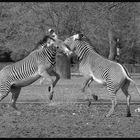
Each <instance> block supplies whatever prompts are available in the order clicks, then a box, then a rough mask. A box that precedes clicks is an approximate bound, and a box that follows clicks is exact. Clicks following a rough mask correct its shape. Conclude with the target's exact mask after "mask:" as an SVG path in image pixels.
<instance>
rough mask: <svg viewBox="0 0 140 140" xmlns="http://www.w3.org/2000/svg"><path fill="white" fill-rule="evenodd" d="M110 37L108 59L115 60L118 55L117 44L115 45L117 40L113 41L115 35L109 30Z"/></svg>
mask: <svg viewBox="0 0 140 140" xmlns="http://www.w3.org/2000/svg"><path fill="white" fill-rule="evenodd" d="M108 37H109V47H110V51H109V56H108V59H110V60H115V57H116V55H117V48H116V43H115V40H114V39H113V33H112V31H111V30H109V32H108Z"/></svg>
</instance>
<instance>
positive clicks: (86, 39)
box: [80, 35, 98, 53]
mask: <svg viewBox="0 0 140 140" xmlns="http://www.w3.org/2000/svg"><path fill="white" fill-rule="evenodd" d="M80 40H81V41H85V42H87V43H88V44H89V45H90V46H92V48H93V50H94V51H95V52H96V53H98V51H97V49H96V47H95V46H94V45H93V43H92V42H91V40H90V39H89V38H88V37H87V36H85V35H84V37H82V38H81V39H80Z"/></svg>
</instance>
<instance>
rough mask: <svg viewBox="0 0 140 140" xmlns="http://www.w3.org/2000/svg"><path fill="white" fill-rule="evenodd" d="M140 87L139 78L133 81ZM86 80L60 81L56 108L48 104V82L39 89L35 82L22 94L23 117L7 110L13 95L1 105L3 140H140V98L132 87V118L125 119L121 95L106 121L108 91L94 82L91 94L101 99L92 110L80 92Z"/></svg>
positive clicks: (124, 108) (108, 105)
mask: <svg viewBox="0 0 140 140" xmlns="http://www.w3.org/2000/svg"><path fill="white" fill-rule="evenodd" d="M133 79H134V81H135V82H136V84H137V85H138V87H139V85H140V79H139V78H138V77H135V78H133ZM84 80H85V78H83V77H77V76H72V78H71V80H67V79H61V80H60V81H59V82H58V84H57V85H56V87H55V94H54V103H55V104H54V105H53V106H50V105H49V104H48V103H49V100H48V95H49V93H48V90H47V89H48V83H47V81H46V82H45V83H44V84H43V85H40V84H39V81H36V82H35V83H33V84H32V85H30V86H27V87H24V88H22V90H21V93H20V96H19V98H18V101H17V107H18V109H19V111H21V114H18V113H17V112H15V111H13V109H12V108H11V107H7V103H9V102H10V97H11V94H10V93H9V95H8V96H7V97H6V98H5V99H4V100H3V101H2V102H1V104H0V137H6V138H7V137H8V138H18V137H22V138H23V137H29V138H32V137H37V138H39V137H41V138H50V137H51V138H52V137H53V138H54V137H56V138H58V137H59V138H62V137H66V138H71V137H80V138H81V137H140V133H139V132H140V123H139V122H140V113H138V112H135V109H137V108H138V107H140V102H139V101H140V97H139V96H138V94H137V93H136V90H135V89H134V87H133V86H132V85H131V86H130V89H129V91H130V93H131V95H132V103H131V113H132V117H129V118H128V117H126V99H125V96H124V95H123V94H122V92H121V91H119V92H118V94H117V99H118V106H117V107H116V109H115V112H114V114H113V115H112V116H111V117H109V118H105V117H104V115H105V114H106V113H107V112H108V111H109V109H110V105H111V102H110V101H109V100H108V94H107V90H106V89H105V88H104V87H102V86H100V85H98V84H96V83H95V82H93V84H92V85H91V90H92V93H94V94H96V95H98V97H99V100H98V101H97V102H95V101H92V104H91V106H90V107H88V106H87V101H86V100H85V99H84V94H83V93H82V92H81V91H80V88H81V86H82V83H83V82H84Z"/></svg>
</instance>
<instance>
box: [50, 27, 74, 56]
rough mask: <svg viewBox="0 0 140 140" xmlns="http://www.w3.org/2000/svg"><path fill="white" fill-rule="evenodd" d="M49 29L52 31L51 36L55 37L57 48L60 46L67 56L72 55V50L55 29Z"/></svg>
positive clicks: (54, 43)
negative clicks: (59, 37)
mask: <svg viewBox="0 0 140 140" xmlns="http://www.w3.org/2000/svg"><path fill="white" fill-rule="evenodd" d="M48 31H49V33H50V36H51V38H53V39H54V42H53V45H54V46H56V47H57V48H59V49H60V50H61V51H62V52H63V53H65V54H66V55H67V56H70V55H71V54H72V51H70V49H68V47H67V46H66V45H65V43H64V42H63V41H62V40H61V39H58V36H57V35H56V33H55V32H54V30H53V29H49V30H48Z"/></svg>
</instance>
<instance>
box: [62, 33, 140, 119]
mask: <svg viewBox="0 0 140 140" xmlns="http://www.w3.org/2000/svg"><path fill="white" fill-rule="evenodd" d="M82 39H83V34H75V35H73V36H71V37H69V38H67V39H66V40H65V41H64V44H65V47H67V48H68V49H70V50H71V51H73V52H74V53H75V54H76V55H77V57H78V60H79V71H80V72H81V74H82V75H83V76H84V77H87V82H86V83H87V84H90V81H93V80H94V81H96V82H97V83H99V84H102V85H104V86H106V88H107V90H108V93H109V95H110V99H111V102H112V106H111V108H110V110H109V112H108V113H107V114H106V115H105V117H109V116H111V115H112V114H113V112H114V110H115V107H116V105H117V99H116V93H117V91H118V90H119V89H122V91H123V93H124V94H125V96H126V99H127V115H126V116H127V117H131V112H130V100H131V95H130V94H129V92H128V88H129V85H130V82H132V83H133V84H134V85H135V88H136V90H137V91H138V93H139V95H140V90H139V88H138V87H137V86H136V84H135V82H134V81H133V80H132V79H131V77H130V75H129V73H128V71H127V69H126V68H125V67H124V66H122V65H121V64H119V63H117V62H115V61H111V60H109V59H107V58H105V57H103V56H101V55H99V54H98V53H97V52H96V51H94V49H93V47H92V46H91V45H90V44H89V43H87V42H86V41H83V40H82Z"/></svg>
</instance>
